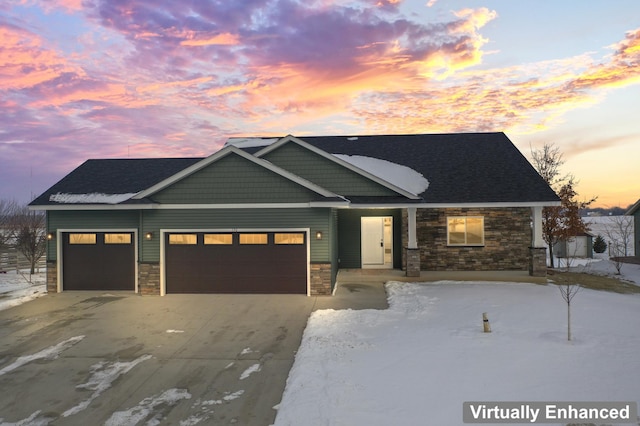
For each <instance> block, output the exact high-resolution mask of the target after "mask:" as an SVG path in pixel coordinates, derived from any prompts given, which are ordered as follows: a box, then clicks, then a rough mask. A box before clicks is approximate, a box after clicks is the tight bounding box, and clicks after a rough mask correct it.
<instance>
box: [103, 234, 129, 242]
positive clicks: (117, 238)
mask: <svg viewBox="0 0 640 426" xmlns="http://www.w3.org/2000/svg"><path fill="white" fill-rule="evenodd" d="M104 243H105V244H131V234H128V233H127V234H104Z"/></svg>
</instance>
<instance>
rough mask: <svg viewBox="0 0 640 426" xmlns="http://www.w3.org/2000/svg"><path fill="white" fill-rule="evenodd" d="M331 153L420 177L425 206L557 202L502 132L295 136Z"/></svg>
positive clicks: (544, 183) (536, 173) (551, 191)
mask: <svg viewBox="0 0 640 426" xmlns="http://www.w3.org/2000/svg"><path fill="white" fill-rule="evenodd" d="M300 139H302V140H304V141H305V142H307V143H309V144H311V145H313V146H315V147H317V148H320V149H322V150H323V151H326V152H329V153H331V154H345V155H362V156H367V157H374V158H379V159H384V160H387V161H391V162H393V163H397V164H402V165H404V166H407V167H410V168H412V169H414V170H416V171H417V172H419V173H421V174H422V175H423V176H424V177H425V178H426V179H427V180H428V181H429V188H428V189H427V190H426V191H425V192H424V193H422V194H420V195H421V196H422V198H424V200H425V202H427V203H434V204H437V203H445V204H458V203H487V202H491V203H499V202H510V203H513V202H523V203H527V202H548V201H558V197H557V195H556V194H555V192H553V190H552V189H551V188H550V187H549V186H548V185H547V184H546V182H545V181H544V180H543V179H542V178H541V177H540V175H539V174H538V172H536V170H535V169H534V168H533V166H532V165H531V164H530V163H529V162H528V161H527V159H526V158H525V157H524V156H523V155H522V154H521V153H520V151H519V150H518V149H517V148H516V147H515V146H514V145H513V143H512V142H511V141H510V140H509V138H508V137H507V136H506V135H505V134H504V133H501V132H500V133H452V134H428V135H384V136H380V135H376V136H357V137H356V136H317V137H300Z"/></svg>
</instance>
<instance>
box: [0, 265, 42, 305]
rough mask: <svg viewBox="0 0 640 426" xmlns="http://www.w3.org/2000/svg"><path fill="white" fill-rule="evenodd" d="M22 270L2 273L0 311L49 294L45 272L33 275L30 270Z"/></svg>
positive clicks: (0, 278)
mask: <svg viewBox="0 0 640 426" xmlns="http://www.w3.org/2000/svg"><path fill="white" fill-rule="evenodd" d="M21 272H22V273H17V272H16V271H8V272H6V273H0V311H2V310H4V309H8V308H10V307H12V306H17V305H20V304H22V303H25V302H28V301H30V300H33V299H35V298H37V297H40V296H44V295H45V294H47V288H46V285H45V280H46V273H45V272H39V273H36V274H33V275H31V276H30V275H29V271H21ZM29 280H30V281H31V282H29Z"/></svg>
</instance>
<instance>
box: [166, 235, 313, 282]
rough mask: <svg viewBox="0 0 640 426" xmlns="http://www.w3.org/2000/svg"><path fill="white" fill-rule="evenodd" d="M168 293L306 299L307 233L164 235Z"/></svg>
mask: <svg viewBox="0 0 640 426" xmlns="http://www.w3.org/2000/svg"><path fill="white" fill-rule="evenodd" d="M164 243H165V277H166V292H167V293H262V294H269V293H280V294H282V293H292V294H307V269H308V268H307V265H308V262H307V235H306V232H300V231H298V232H290V231H283V232H280V231H277V232H262V231H251V232H171V233H166V234H165V241H164Z"/></svg>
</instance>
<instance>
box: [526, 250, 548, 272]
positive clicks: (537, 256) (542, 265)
mask: <svg viewBox="0 0 640 426" xmlns="http://www.w3.org/2000/svg"><path fill="white" fill-rule="evenodd" d="M529 250H530V252H531V260H530V262H529V275H531V276H532V277H544V276H546V275H547V248H546V247H531V248H530V249H529Z"/></svg>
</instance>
